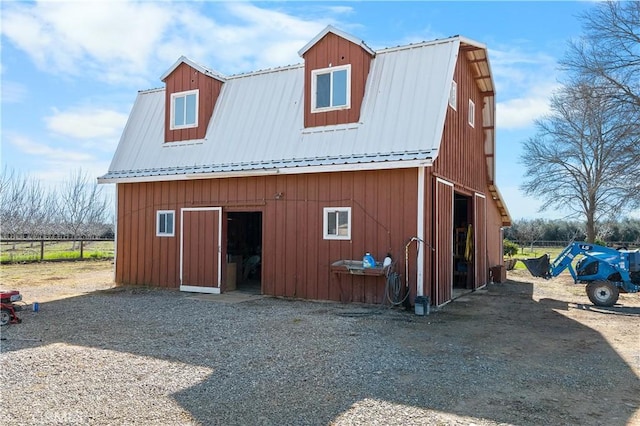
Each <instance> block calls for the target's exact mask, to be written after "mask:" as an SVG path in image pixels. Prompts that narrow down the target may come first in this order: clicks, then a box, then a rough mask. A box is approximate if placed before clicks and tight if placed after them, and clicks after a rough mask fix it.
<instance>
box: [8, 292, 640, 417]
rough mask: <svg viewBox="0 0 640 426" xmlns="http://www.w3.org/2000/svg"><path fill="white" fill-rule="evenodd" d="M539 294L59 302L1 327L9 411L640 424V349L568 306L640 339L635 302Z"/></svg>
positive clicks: (176, 296) (108, 295)
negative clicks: (598, 305) (415, 308)
mask: <svg viewBox="0 0 640 426" xmlns="http://www.w3.org/2000/svg"><path fill="white" fill-rule="evenodd" d="M532 294H533V287H532V286H531V285H529V284H525V283H517V282H511V283H507V284H494V285H491V286H489V287H488V289H486V290H481V291H477V292H474V293H472V294H469V295H466V296H464V297H462V298H460V299H458V300H456V301H455V302H453V303H450V304H449V305H446V306H445V307H444V308H443V309H441V310H439V311H437V312H433V313H432V314H431V315H429V316H423V317H420V316H416V315H414V314H413V312H406V311H403V310H399V309H389V308H380V307H378V306H368V305H344V304H336V303H322V302H308V301H298V300H288V299H278V298H269V297H261V296H253V295H246V294H239V293H237V292H235V293H229V294H227V295H219V296H213V295H211V296H195V295H193V294H186V293H180V292H177V291H169V290H157V289H156V290H150V289H141V288H116V289H111V290H105V291H98V292H94V293H90V294H87V295H83V296H78V297H72V298H65V299H60V300H53V301H50V302H47V303H43V304H42V305H41V308H40V312H37V313H34V312H30V311H25V312H22V313H21V315H20V316H21V317H22V318H23V322H22V324H20V325H12V326H9V327H4V328H3V330H2V338H3V339H4V340H3V341H2V354H1V358H0V369H1V372H0V377H1V378H2V384H3V386H2V391H1V392H2V406H1V408H0V419H2V420H1V421H2V423H3V424H5V425H22V424H25V425H26V424H29V425H31V424H95V425H98V424H99V425H107V424H113V425H125V424H145V425H167V424H172V425H196V424H203V425H218V424H220V425H285V424H286V425H326V424H335V425H355V424H379V425H383V424H384V425H408V424H415V425H433V424H450V425H471V424H475V425H497V424H516V425H528V424H531V425H535V424H581V425H585V424H593V425H599V424H608V425H631V424H640V416H639V415H638V408H640V399H639V397H638V395H639V394H640V383H639V380H638V373H639V371H640V346H639V347H637V348H635V349H634V348H633V343H632V344H631V349H630V350H627V352H625V353H622V352H620V351H616V350H614V349H613V348H612V345H611V344H610V343H608V342H607V340H606V336H605V337H603V336H602V335H601V333H600V332H598V331H597V330H594V329H592V328H590V327H587V326H584V325H582V324H581V323H579V322H577V321H575V320H573V319H571V318H568V317H567V315H566V314H565V313H563V310H564V311H567V310H569V311H571V310H573V311H576V310H578V311H579V310H580V309H582V310H583V311H585V313H582V312H576V314H579V315H583V314H584V315H600V316H601V317H603V318H606V319H615V320H616V321H619V322H620V326H619V327H624V326H625V325H626V326H628V327H632V328H631V329H632V330H635V331H633V332H632V333H636V334H633V335H631V336H629V335H626V337H623V338H624V339H631V341H632V342H633V341H634V338H635V341H636V342H638V334H637V330H638V325H639V324H640V308H637V307H635V308H634V307H632V308H630V309H626V308H624V307H623V308H620V309H619V310H618V311H615V310H612V311H608V312H605V313H604V314H603V313H602V311H595V310H591V311H589V310H585V308H584V306H586V305H583V307H582V308H580V305H570V304H568V303H566V302H563V301H559V300H556V299H548V298H547V299H539V300H535V298H532ZM585 299H586V296H585ZM636 306H640V304H638V305H636ZM609 314H613V315H609ZM594 318H595V320H598V317H594ZM638 343H639V344H640V342H638ZM634 360H635V363H634ZM636 422H638V423H636Z"/></svg>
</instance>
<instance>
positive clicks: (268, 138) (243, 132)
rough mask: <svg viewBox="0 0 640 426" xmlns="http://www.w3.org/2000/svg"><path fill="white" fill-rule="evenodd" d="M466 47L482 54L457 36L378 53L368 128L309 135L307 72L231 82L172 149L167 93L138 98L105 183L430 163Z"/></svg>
mask: <svg viewBox="0 0 640 426" xmlns="http://www.w3.org/2000/svg"><path fill="white" fill-rule="evenodd" d="M461 46H463V47H465V46H471V47H474V49H480V50H484V47H483V46H482V45H480V44H477V43H473V42H470V41H469V40H466V39H463V38H461V37H451V38H448V39H443V40H436V41H432V42H424V43H419V44H413V45H407V46H400V47H396V48H391V49H384V50H379V51H377V52H375V53H376V55H375V58H373V59H372V63H371V69H370V72H369V77H368V80H367V86H366V89H365V96H364V99H363V104H362V111H361V116H360V120H359V122H357V123H352V124H345V125H334V126H325V127H313V128H304V125H303V96H304V90H303V87H304V65H302V64H301V65H295V66H290V67H284V68H277V69H272V70H267V71H260V72H254V73H248V74H241V75H236V76H230V77H225V83H224V84H223V87H222V92H221V94H220V97H219V99H218V101H217V104H216V108H215V110H214V113H213V117H212V119H211V121H210V122H209V127H208V129H207V132H206V136H205V138H203V139H198V140H190V141H184V142H171V143H165V141H164V128H165V124H164V120H165V111H164V109H165V91H164V89H155V90H149V91H142V92H139V93H138V97H137V99H136V101H135V103H134V105H133V108H132V111H131V114H130V116H129V120H128V122H127V125H126V127H125V129H124V131H123V134H122V138H121V140H120V143H119V145H118V148H117V150H116V153H115V155H114V157H113V161H112V163H111V166H110V167H109V171H108V173H107V174H106V175H104V176H103V177H101V178H100V181H101V182H103V183H107V182H127V181H143V180H173V179H184V178H197V177H200V175H203V177H204V175H207V177H215V176H226V175H228V174H229V175H234V174H240V175H251V174H261V173H291V172H297V173H302V172H307V171H321V169H320V168H322V167H334V168H336V167H337V168H340V167H343V168H344V170H354V169H356V168H390V167H414V166H416V165H429V164H431V163H432V161H433V160H434V159H435V158H436V157H437V155H438V149H439V146H440V141H441V139H442V132H443V126H444V121H445V116H446V112H447V105H448V98H449V92H450V87H451V81H452V78H453V74H454V70H455V65H456V60H457V56H458V53H459V52H460V47H461ZM488 81H489V86H490V87H488V88H487V90H488V91H490V92H491V96H490V98H491V99H490V101H492V99H493V85H492V82H491V79H490V76H489V80H488ZM490 109H491V110H493V105H491V108H490ZM490 114H491V117H489V119H490V120H491V121H492V120H493V112H491V113H490ZM490 124H491V126H489V127H490V128H491V129H492V128H493V127H492V124H493V123H490ZM492 136H493V135H491V137H492ZM488 142H490V143H489V145H491V149H493V140H491V141H488ZM214 175H215V176H214Z"/></svg>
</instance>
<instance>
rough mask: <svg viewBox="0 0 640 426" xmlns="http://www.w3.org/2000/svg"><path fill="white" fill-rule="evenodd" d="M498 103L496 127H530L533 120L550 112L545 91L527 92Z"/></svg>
mask: <svg viewBox="0 0 640 426" xmlns="http://www.w3.org/2000/svg"><path fill="white" fill-rule="evenodd" d="M527 95H528V96H527V97H522V98H515V99H509V100H508V101H505V102H498V103H497V104H496V127H499V128H501V129H518V128H524V127H529V126H531V125H532V124H533V121H534V120H535V119H537V118H540V117H542V116H543V115H544V114H546V113H548V112H549V98H548V96H545V93H533V94H527Z"/></svg>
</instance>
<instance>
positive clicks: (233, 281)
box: [226, 212, 262, 294]
mask: <svg viewBox="0 0 640 426" xmlns="http://www.w3.org/2000/svg"><path fill="white" fill-rule="evenodd" d="M261 272H262V212H228V213H227V280H226V281H227V282H226V284H227V291H232V290H238V291H243V292H250V293H255V294H261V292H262V286H261V284H262V283H261V275H262V274H261Z"/></svg>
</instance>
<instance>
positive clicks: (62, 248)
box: [0, 240, 114, 263]
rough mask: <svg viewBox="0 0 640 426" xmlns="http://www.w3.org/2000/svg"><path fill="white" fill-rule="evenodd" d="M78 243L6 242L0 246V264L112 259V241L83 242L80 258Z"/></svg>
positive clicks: (69, 241)
mask: <svg viewBox="0 0 640 426" xmlns="http://www.w3.org/2000/svg"><path fill="white" fill-rule="evenodd" d="M80 244H81V243H80V242H74V241H71V240H63V241H47V240H45V241H33V242H7V241H3V242H2V244H1V245H0V262H2V263H19V262H34V261H39V260H76V259H81V258H82V259H113V252H114V244H113V241H84V242H82V256H81V252H80Z"/></svg>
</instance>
